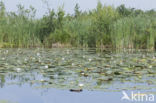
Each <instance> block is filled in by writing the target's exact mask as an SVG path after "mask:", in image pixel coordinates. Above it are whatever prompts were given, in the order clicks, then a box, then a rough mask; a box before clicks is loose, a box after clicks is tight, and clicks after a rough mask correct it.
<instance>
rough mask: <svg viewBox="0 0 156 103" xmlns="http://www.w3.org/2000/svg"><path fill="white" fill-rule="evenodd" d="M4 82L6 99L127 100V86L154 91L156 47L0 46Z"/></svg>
mask: <svg viewBox="0 0 156 103" xmlns="http://www.w3.org/2000/svg"><path fill="white" fill-rule="evenodd" d="M0 87H1V88H0V100H1V102H2V103H3V102H6V101H9V102H11V103H97V102H98V103H105V102H106V103H107V102H108V103H122V102H123V103H125V102H126V103H127V102H128V101H121V97H122V96H123V95H122V91H126V92H127V93H129V94H130V93H131V91H135V92H136V93H137V92H138V91H139V92H142V93H147V94H151V93H152V94H154V95H155V93H156V53H155V52H149V51H144V50H143V51H125V52H111V51H104V52H103V51H98V50H95V49H1V50H0ZM70 89H73V90H80V89H82V90H83V91H82V92H70V91H69V90H70ZM132 103H133V102H132ZM137 103H138V102H137ZM147 103H149V102H147Z"/></svg>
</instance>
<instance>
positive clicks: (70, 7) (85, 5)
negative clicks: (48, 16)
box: [2, 0, 156, 17]
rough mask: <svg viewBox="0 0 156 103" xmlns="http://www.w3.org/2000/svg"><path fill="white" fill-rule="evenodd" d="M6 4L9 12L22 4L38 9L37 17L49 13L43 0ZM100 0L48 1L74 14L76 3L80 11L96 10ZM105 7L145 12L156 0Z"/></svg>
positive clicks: (118, 0) (108, 1)
mask: <svg viewBox="0 0 156 103" xmlns="http://www.w3.org/2000/svg"><path fill="white" fill-rule="evenodd" d="M2 1H4V2H5V5H6V9H7V11H16V10H17V7H16V5H17V4H19V3H20V4H22V5H24V6H25V7H26V8H28V7H29V6H30V5H32V6H33V7H35V8H36V9H37V17H41V16H42V15H43V14H45V12H46V11H47V8H46V5H45V4H43V2H42V0H2ZM97 1H98V0H48V2H49V6H50V8H53V9H55V10H57V8H58V7H59V6H61V5H63V4H64V10H65V11H66V12H67V13H73V12H74V7H75V4H76V3H79V5H80V9H81V10H82V11H84V10H90V9H94V8H96V5H97ZM100 1H101V2H102V3H103V4H105V5H113V6H115V7H116V6H119V5H121V4H125V6H126V7H132V8H138V9H143V10H149V9H156V0H100Z"/></svg>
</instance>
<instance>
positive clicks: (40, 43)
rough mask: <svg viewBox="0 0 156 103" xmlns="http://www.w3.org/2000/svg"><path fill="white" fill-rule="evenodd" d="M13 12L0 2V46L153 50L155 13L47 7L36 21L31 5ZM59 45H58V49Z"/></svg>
mask: <svg viewBox="0 0 156 103" xmlns="http://www.w3.org/2000/svg"><path fill="white" fill-rule="evenodd" d="M17 8H18V11H17V12H7V11H6V9H5V5H4V3H3V2H0V47H11V48H13V47H25V48H28V47H100V48H114V49H123V48H129V49H152V50H153V49H155V47H156V11H154V10H148V11H143V10H139V9H134V8H126V7H125V6H124V5H121V6H119V7H117V8H115V7H113V6H106V5H102V3H101V2H98V4H97V7H96V8H95V9H93V10H89V11H81V10H80V7H79V5H78V4H76V6H75V9H74V11H75V12H74V14H67V13H65V11H64V9H63V6H62V7H59V8H58V10H57V11H54V10H52V9H50V8H48V12H47V14H45V15H44V16H43V17H41V18H36V16H35V15H36V10H35V8H33V7H32V6H30V8H29V9H25V8H24V6H22V5H18V6H17ZM59 45H60V46H59Z"/></svg>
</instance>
